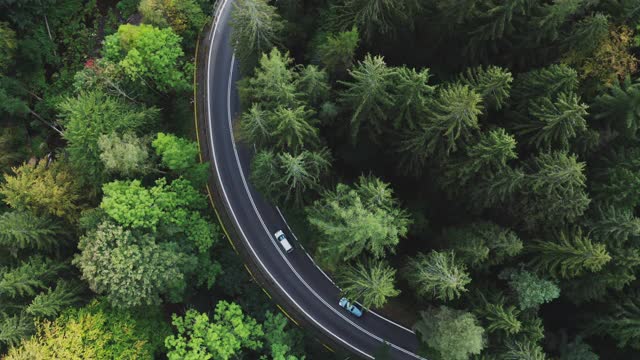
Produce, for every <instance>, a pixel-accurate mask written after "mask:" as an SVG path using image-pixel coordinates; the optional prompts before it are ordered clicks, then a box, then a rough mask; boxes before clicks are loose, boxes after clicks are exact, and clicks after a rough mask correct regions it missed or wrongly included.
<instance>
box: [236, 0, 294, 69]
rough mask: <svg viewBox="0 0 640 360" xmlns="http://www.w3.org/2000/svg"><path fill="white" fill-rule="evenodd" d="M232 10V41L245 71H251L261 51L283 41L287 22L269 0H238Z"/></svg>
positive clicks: (263, 51) (265, 50)
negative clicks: (283, 31) (282, 36)
mask: <svg viewBox="0 0 640 360" xmlns="http://www.w3.org/2000/svg"><path fill="white" fill-rule="evenodd" d="M233 5H234V6H233V10H232V13H231V28H232V31H231V43H232V44H233V46H234V47H235V53H236V55H237V56H238V59H239V60H240V67H241V69H242V71H243V72H244V73H245V74H248V73H249V72H251V70H252V69H253V67H254V66H255V65H256V62H257V60H258V59H259V57H260V55H261V54H262V53H265V52H267V51H268V50H270V49H271V48H273V47H274V46H275V45H277V44H278V42H279V40H280V33H281V31H282V30H283V29H284V23H283V21H282V19H281V18H280V15H278V13H277V12H276V8H275V7H273V6H271V5H269V3H268V2H267V0H239V1H236V2H234V4H233Z"/></svg>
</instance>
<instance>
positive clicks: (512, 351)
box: [499, 339, 547, 360]
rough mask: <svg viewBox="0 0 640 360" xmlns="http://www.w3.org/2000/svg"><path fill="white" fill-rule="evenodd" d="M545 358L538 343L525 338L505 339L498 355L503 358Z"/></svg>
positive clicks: (517, 359) (528, 359) (508, 359)
mask: <svg viewBox="0 0 640 360" xmlns="http://www.w3.org/2000/svg"><path fill="white" fill-rule="evenodd" d="M546 358H547V357H546V355H545V353H544V352H543V351H542V348H541V347H540V345H538V344H536V343H535V342H533V341H529V340H526V339H525V340H513V341H507V343H506V344H505V347H504V350H503V351H502V352H501V354H500V357H499V359H504V360H545V359H546Z"/></svg>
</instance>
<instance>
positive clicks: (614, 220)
mask: <svg viewBox="0 0 640 360" xmlns="http://www.w3.org/2000/svg"><path fill="white" fill-rule="evenodd" d="M596 213H597V217H596V218H595V219H593V220H591V221H590V224H589V229H590V232H591V236H592V237H593V238H595V239H598V240H600V241H606V242H608V243H613V244H621V243H623V242H625V241H627V240H628V239H629V238H630V237H637V236H640V219H639V218H637V217H636V216H634V214H633V211H632V210H631V209H628V208H622V209H620V208H616V207H613V206H608V207H605V208H600V207H599V208H598V209H597V211H596Z"/></svg>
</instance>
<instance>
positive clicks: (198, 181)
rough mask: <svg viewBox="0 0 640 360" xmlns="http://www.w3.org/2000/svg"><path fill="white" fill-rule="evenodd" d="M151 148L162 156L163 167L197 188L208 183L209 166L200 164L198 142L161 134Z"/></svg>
mask: <svg viewBox="0 0 640 360" xmlns="http://www.w3.org/2000/svg"><path fill="white" fill-rule="evenodd" d="M151 146H153V148H154V149H155V150H156V155H158V156H160V159H161V161H162V165H164V166H166V167H167V168H169V170H171V171H174V172H175V173H176V174H178V175H181V176H183V177H184V178H185V179H188V180H189V181H191V183H192V184H193V185H194V186H195V187H199V186H203V185H204V183H205V182H206V181H207V176H208V173H207V171H208V170H209V166H208V164H206V163H200V162H198V157H199V155H200V151H199V149H198V144H197V143H196V142H194V141H190V140H187V139H183V138H181V137H178V136H175V135H173V134H165V133H161V132H160V133H158V134H157V135H156V138H155V139H154V140H153V142H151Z"/></svg>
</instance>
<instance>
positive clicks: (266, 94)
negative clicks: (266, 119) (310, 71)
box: [238, 0, 300, 111]
mask: <svg viewBox="0 0 640 360" xmlns="http://www.w3.org/2000/svg"><path fill="white" fill-rule="evenodd" d="M260 1H263V0H260ZM292 63H293V59H291V58H290V57H289V54H288V53H284V54H283V53H282V52H280V50H278V49H277V48H273V49H271V51H270V52H269V53H265V54H262V56H261V57H260V62H259V66H258V67H257V68H256V69H255V74H254V75H253V76H252V77H250V78H245V79H243V80H241V81H240V82H239V89H238V92H239V94H240V99H241V100H242V102H243V104H247V105H248V104H253V103H258V104H259V105H260V106H261V107H262V109H263V110H269V111H272V110H275V109H276V108H277V107H278V106H288V107H296V106H300V101H299V96H300V94H298V92H297V89H296V79H297V77H298V74H297V73H296V72H295V71H293V69H292V68H291V64H292Z"/></svg>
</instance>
